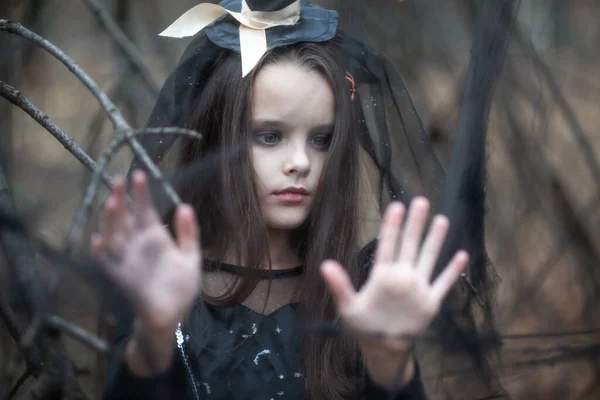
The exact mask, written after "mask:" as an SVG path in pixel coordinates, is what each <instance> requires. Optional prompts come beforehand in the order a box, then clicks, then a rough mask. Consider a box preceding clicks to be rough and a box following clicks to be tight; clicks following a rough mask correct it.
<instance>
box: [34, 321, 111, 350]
mask: <svg viewBox="0 0 600 400" xmlns="http://www.w3.org/2000/svg"><path fill="white" fill-rule="evenodd" d="M45 322H46V324H47V325H49V326H51V327H53V328H55V329H58V330H60V331H62V332H64V333H66V334H67V335H69V336H71V337H72V338H74V339H76V340H77V341H78V342H80V343H83V344H85V345H86V346H88V347H90V348H92V349H93V350H96V351H99V352H102V353H106V352H108V350H109V349H110V346H109V345H108V343H106V342H105V341H104V340H102V339H100V338H99V337H98V336H96V335H94V334H93V333H91V332H88V331H86V330H85V329H83V328H81V327H79V326H77V325H75V324H74V323H72V322H69V321H67V320H65V319H63V318H61V317H59V316H58V315H53V314H50V315H47V316H46V318H45Z"/></svg>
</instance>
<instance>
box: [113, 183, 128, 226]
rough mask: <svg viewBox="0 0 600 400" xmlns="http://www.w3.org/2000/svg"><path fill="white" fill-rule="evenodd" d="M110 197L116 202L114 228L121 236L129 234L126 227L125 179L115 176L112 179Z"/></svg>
mask: <svg viewBox="0 0 600 400" xmlns="http://www.w3.org/2000/svg"><path fill="white" fill-rule="evenodd" d="M111 189H112V196H113V198H114V199H115V200H116V204H115V210H114V218H115V221H114V227H115V229H116V230H117V231H119V232H120V233H122V234H128V233H129V226H128V223H127V222H128V221H129V219H128V218H127V217H128V215H127V214H128V211H127V190H126V184H125V178H124V177H122V176H116V177H115V178H114V179H113V183H112V186H111Z"/></svg>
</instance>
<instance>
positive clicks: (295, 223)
mask: <svg viewBox="0 0 600 400" xmlns="http://www.w3.org/2000/svg"><path fill="white" fill-rule="evenodd" d="M306 218H308V215H307V214H304V213H302V215H297V216H296V215H290V214H288V215H285V216H283V215H282V216H280V217H275V216H272V217H271V218H266V221H265V222H266V224H267V226H269V228H271V229H275V230H278V231H291V230H294V229H298V228H300V227H301V226H302V224H304V222H305V221H306Z"/></svg>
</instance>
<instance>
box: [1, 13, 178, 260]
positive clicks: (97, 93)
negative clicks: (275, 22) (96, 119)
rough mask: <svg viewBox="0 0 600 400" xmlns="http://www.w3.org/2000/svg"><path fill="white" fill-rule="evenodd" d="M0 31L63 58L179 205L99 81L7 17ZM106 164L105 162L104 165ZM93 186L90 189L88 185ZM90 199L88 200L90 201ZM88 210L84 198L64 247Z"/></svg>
mask: <svg viewBox="0 0 600 400" xmlns="http://www.w3.org/2000/svg"><path fill="white" fill-rule="evenodd" d="M0 31H7V32H10V33H13V34H15V35H18V36H21V37H23V38H24V39H27V40H30V41H32V42H33V43H35V44H36V45H38V46H39V47H41V48H43V49H44V50H46V51H47V52H48V53H50V54H51V55H53V56H54V57H55V58H56V59H58V60H59V61H60V62H62V63H63V64H64V65H65V66H66V67H67V68H68V69H69V71H71V72H72V73H73V74H74V75H75V76H76V77H77V78H78V79H79V80H80V81H81V82H82V83H83V84H84V85H85V86H86V87H87V88H88V90H89V91H90V92H91V93H92V94H93V95H94V97H96V99H98V101H99V102H100V105H101V106H102V108H104V109H105V110H106V112H107V114H108V117H109V118H110V120H111V122H112V124H113V128H114V129H115V136H116V137H121V136H124V137H126V138H127V141H128V143H129V145H130V147H131V149H132V151H133V153H134V154H135V155H136V156H137V157H138V158H139V159H140V160H141V161H142V163H143V164H144V166H145V167H146V169H147V170H148V171H149V172H150V175H151V176H152V178H154V179H155V180H157V181H158V182H160V184H161V185H162V187H163V190H164V191H165V193H166V194H167V197H168V198H169V199H170V200H171V202H172V203H173V204H174V205H179V204H180V203H181V199H180V198H179V196H178V195H177V193H176V192H175V189H173V187H172V186H171V185H170V184H169V183H168V182H167V181H166V180H165V179H164V176H163V174H162V172H161V171H160V169H159V168H158V167H157V166H156V164H155V163H154V162H153V161H152V159H151V158H150V156H149V155H148V153H147V152H146V150H145V149H144V147H143V146H142V145H141V144H140V143H139V142H138V141H137V139H136V138H135V137H134V135H133V130H132V128H131V126H129V124H128V123H127V122H126V121H125V118H124V117H123V115H122V114H121V112H120V111H119V110H118V109H117V107H116V106H115V104H114V103H113V102H112V101H111V100H110V99H109V98H108V96H107V95H106V93H104V92H103V91H102V90H101V89H100V87H99V86H98V84H96V82H94V80H93V79H92V78H91V77H90V76H89V75H88V74H87V73H86V72H85V71H84V70H83V69H82V68H81V67H80V66H79V65H78V64H77V63H76V62H75V61H73V60H72V59H71V58H70V57H69V56H67V55H66V54H65V53H64V52H63V51H62V50H60V49H59V48H58V47H56V46H55V45H53V44H52V43H50V41H48V40H47V39H44V38H43V37H41V36H40V35H38V34H36V33H34V32H32V31H30V30H29V29H27V28H25V27H24V26H22V25H21V24H19V23H16V22H12V21H8V20H5V19H0ZM104 168H106V166H104ZM103 171H104V169H103V168H102V169H99V170H98V169H97V170H96V171H95V172H94V174H93V176H92V180H91V182H90V185H88V188H87V189H86V200H88V202H89V204H90V205H91V203H93V201H94V198H95V196H96V191H97V188H98V180H99V177H97V176H96V175H97V174H99V173H102V172H103ZM92 188H93V189H94V190H93V191H92V190H91V189H92ZM90 199H91V201H90ZM89 210H90V206H89V205H86V201H85V200H84V205H83V206H82V207H81V208H80V211H83V215H79V213H78V215H77V216H76V218H75V220H76V221H75V222H74V223H73V225H74V226H73V228H72V229H71V232H70V233H69V236H68V239H67V244H66V248H67V249H68V250H71V249H72V248H73V244H74V241H75V238H76V237H77V235H78V233H79V232H80V230H81V225H82V220H84V219H85V218H86V217H87V215H88V213H89Z"/></svg>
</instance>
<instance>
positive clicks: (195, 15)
mask: <svg viewBox="0 0 600 400" xmlns="http://www.w3.org/2000/svg"><path fill="white" fill-rule="evenodd" d="M225 14H229V15H231V16H232V17H233V18H235V19H236V20H237V21H238V22H239V23H240V53H241V55H242V76H246V75H247V74H248V73H249V72H250V71H252V69H253V68H254V67H255V66H256V64H257V63H258V61H259V60H260V58H261V57H262V56H263V54H265V52H266V51H267V32H266V30H267V29H269V28H272V27H274V26H283V25H294V24H296V23H297V22H298V21H299V20H300V0H296V1H294V2H293V3H291V4H290V5H289V6H287V7H284V8H282V9H281V10H277V11H252V10H250V7H248V4H247V3H246V0H242V12H240V13H238V12H233V11H230V10H228V9H226V8H224V7H222V6H220V5H217V4H209V3H202V4H198V5H197V6H195V7H193V8H191V9H190V10H188V11H186V12H185V13H184V14H183V15H182V16H181V17H179V18H177V20H176V21H175V22H173V23H172V24H171V25H169V27H168V28H167V29H165V30H164V31H162V32H161V33H160V36H168V37H175V38H182V37H187V36H194V35H195V34H196V33H198V32H200V31H201V30H202V29H204V28H206V27H207V26H208V25H210V24H212V23H213V22H215V21H216V20H217V19H219V18H221V17H222V16H223V15H225Z"/></svg>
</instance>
